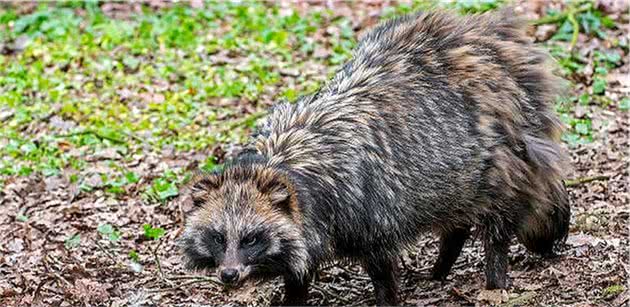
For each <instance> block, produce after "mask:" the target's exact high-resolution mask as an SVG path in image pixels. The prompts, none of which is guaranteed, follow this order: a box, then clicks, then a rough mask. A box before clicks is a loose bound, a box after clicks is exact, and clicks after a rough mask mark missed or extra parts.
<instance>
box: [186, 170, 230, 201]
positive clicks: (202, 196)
mask: <svg viewBox="0 0 630 307" xmlns="http://www.w3.org/2000/svg"><path fill="white" fill-rule="evenodd" d="M221 184H222V179H221V176H220V175H218V174H207V173H202V172H198V173H195V174H193V177H192V179H191V180H190V182H189V183H188V191H189V193H188V194H189V195H190V197H191V198H192V204H193V206H195V207H200V206H202V205H203V204H204V202H205V201H206V198H207V196H208V194H209V193H210V191H212V190H216V189H218V188H220V187H221Z"/></svg>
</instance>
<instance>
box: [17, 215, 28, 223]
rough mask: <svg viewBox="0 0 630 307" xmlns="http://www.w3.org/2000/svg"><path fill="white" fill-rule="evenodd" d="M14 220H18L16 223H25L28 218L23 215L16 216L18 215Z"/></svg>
mask: <svg viewBox="0 0 630 307" xmlns="http://www.w3.org/2000/svg"><path fill="white" fill-rule="evenodd" d="M15 219H16V220H18V221H20V222H26V221H28V216H26V215H23V214H18V215H17V216H16V217H15Z"/></svg>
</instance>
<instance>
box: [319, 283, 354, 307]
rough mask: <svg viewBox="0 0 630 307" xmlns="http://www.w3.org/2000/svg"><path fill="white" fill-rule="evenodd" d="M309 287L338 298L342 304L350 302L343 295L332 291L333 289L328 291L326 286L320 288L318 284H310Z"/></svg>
mask: <svg viewBox="0 0 630 307" xmlns="http://www.w3.org/2000/svg"><path fill="white" fill-rule="evenodd" d="M311 287H312V288H313V289H315V290H317V291H319V292H321V293H324V294H326V295H329V296H333V297H335V298H336V299H337V300H339V301H340V302H342V303H343V305H348V304H350V301H349V300H348V299H346V298H345V297H343V296H341V295H339V294H337V293H335V292H333V291H330V290H328V289H326V288H322V287H320V286H318V285H311Z"/></svg>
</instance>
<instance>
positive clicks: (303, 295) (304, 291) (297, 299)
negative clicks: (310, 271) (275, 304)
mask: <svg viewBox="0 0 630 307" xmlns="http://www.w3.org/2000/svg"><path fill="white" fill-rule="evenodd" d="M310 282H311V278H310V276H308V277H305V278H301V279H300V278H296V277H294V276H286V277H285V278H284V301H283V302H282V303H283V305H285V306H305V305H306V300H307V299H308V287H309V284H310Z"/></svg>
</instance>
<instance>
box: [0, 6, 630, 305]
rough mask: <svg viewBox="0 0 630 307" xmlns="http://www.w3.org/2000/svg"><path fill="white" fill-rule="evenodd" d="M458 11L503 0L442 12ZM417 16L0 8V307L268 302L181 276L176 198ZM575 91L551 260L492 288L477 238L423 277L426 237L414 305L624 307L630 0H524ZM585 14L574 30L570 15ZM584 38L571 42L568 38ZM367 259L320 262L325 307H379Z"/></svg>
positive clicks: (409, 276)
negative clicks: (366, 41)
mask: <svg viewBox="0 0 630 307" xmlns="http://www.w3.org/2000/svg"><path fill="white" fill-rule="evenodd" d="M441 5H443V6H448V7H450V8H453V9H455V10H457V11H459V12H460V13H462V14H463V13H474V12H481V11H486V10H492V9H495V8H496V7H497V6H500V5H501V3H500V2H499V1H496V2H495V1H454V2H450V3H449V4H441ZM425 6H426V5H425V4H423V3H414V4H405V3H393V2H388V1H370V2H369V3H368V2H365V3H363V2H359V3H355V4H351V3H345V2H334V1H321V2H313V3H310V4H308V3H300V4H295V3H289V2H288V1H282V2H280V3H278V4H265V3H249V4H247V5H243V4H230V3H220V2H216V3H214V2H213V3H205V4H204V3H201V2H199V1H193V2H191V3H188V4H178V5H176V4H170V3H167V2H163V1H149V2H147V3H145V4H138V3H136V4H125V3H101V4H97V3H95V2H70V3H66V4H42V5H33V4H7V3H5V4H1V5H0V122H1V126H0V305H1V306H29V305H41V306H49V305H52V306H57V305H61V306H75V305H89V306H96V305H109V306H126V305H133V306H152V305H164V306H169V305H176V304H183V305H189V304H198V305H218V304H233V305H240V304H246V305H269V304H274V303H277V302H279V301H280V299H281V296H282V291H280V289H281V287H280V286H281V282H280V281H274V282H271V283H265V284H260V285H250V286H247V287H244V288H242V289H239V290H233V291H231V292H228V291H227V290H224V289H223V288H222V287H221V286H220V285H218V284H217V283H216V282H214V279H213V278H212V277H208V276H201V275H200V273H192V272H187V271H185V270H184V269H183V268H182V265H181V256H180V252H179V250H178V248H177V246H176V243H175V242H176V239H177V237H178V235H179V234H180V233H181V231H182V227H183V223H184V219H185V217H184V215H183V211H184V210H185V208H182V207H181V205H180V203H179V202H177V201H174V199H176V197H177V195H178V194H179V193H180V189H181V187H182V185H183V184H185V182H186V180H188V178H189V176H190V171H191V170H194V169H197V168H200V169H203V170H212V169H215V168H217V167H220V165H221V163H222V162H223V161H224V159H225V157H229V156H230V155H231V154H233V153H234V152H235V151H236V150H237V149H238V144H239V143H242V142H243V141H244V140H245V139H246V136H247V134H248V133H249V132H250V131H251V129H252V127H253V126H254V125H255V123H256V120H257V119H258V118H259V117H260V116H261V115H262V114H264V110H265V109H266V108H268V107H269V106H270V105H271V104H272V103H273V102H274V101H278V100H280V99H287V100H289V101H291V100H294V99H295V98H296V97H297V95H299V94H302V93H308V92H311V91H313V90H314V89H316V88H317V87H318V86H320V85H321V84H323V83H324V82H325V81H326V80H327V78H328V77H330V76H331V74H332V73H333V72H334V71H335V69H337V68H338V67H339V65H340V64H342V63H343V62H344V61H345V60H346V59H348V58H349V55H350V51H351V50H352V47H353V46H354V44H355V43H356V38H357V37H358V36H360V34H361V33H362V31H364V30H365V29H367V28H369V27H370V26H372V25H374V24H375V23H377V22H378V21H379V20H383V19H387V18H390V17H392V16H395V15H399V14H403V13H406V12H409V11H412V10H414V9H418V8H423V7H425ZM515 8H516V12H518V13H519V14H522V15H523V16H524V17H525V18H527V19H529V20H537V21H538V22H535V23H533V25H532V26H531V31H530V34H531V36H532V37H533V39H535V40H536V41H537V42H538V43H539V44H541V45H543V46H545V48H547V49H548V50H549V51H550V53H551V54H552V55H553V57H554V58H555V59H556V60H557V62H558V64H559V70H558V74H561V75H563V76H564V77H565V78H566V79H567V80H569V81H570V83H571V92H570V96H569V97H567V98H565V99H562V100H560V101H558V104H557V106H556V111H557V112H558V113H559V114H560V116H561V118H562V120H563V121H564V122H565V124H566V125H567V127H568V130H567V132H566V133H565V134H564V135H563V141H564V146H565V147H566V148H567V149H568V150H569V151H570V153H571V157H572V162H573V166H574V169H573V170H572V171H571V173H570V176H569V180H568V181H567V185H568V186H569V187H568V189H569V192H570V196H571V203H572V218H571V221H572V223H571V229H570V235H569V237H568V240H567V242H566V246H565V247H564V250H563V252H562V254H561V256H560V257H558V258H556V259H552V260H544V259H540V258H537V257H535V256H533V255H531V254H529V253H527V252H526V251H525V249H524V247H522V246H520V245H517V244H514V245H513V246H512V248H511V255H510V271H509V279H510V287H509V289H507V290H505V291H494V292H492V291H483V290H481V289H483V282H484V277H483V262H482V260H483V257H482V249H481V246H480V244H479V242H478V241H479V240H471V242H469V243H467V245H466V247H465V248H464V251H463V253H462V255H461V256H460V258H459V260H458V261H457V263H456V265H455V267H454V269H453V271H452V273H451V274H450V276H449V278H448V279H447V280H446V281H445V282H443V283H440V282H434V281H430V280H428V279H427V276H428V272H429V269H430V267H431V265H432V263H433V261H435V259H436V256H437V242H436V239H435V238H434V237H433V236H432V235H431V234H427V235H425V236H422V237H421V238H420V239H419V241H418V244H417V245H416V246H414V247H413V248H410V249H409V251H408V252H407V253H406V254H405V255H403V256H402V257H401V267H402V270H401V296H402V298H403V300H404V302H405V304H407V305H418V306H425V305H441V306H446V305H451V306H457V305H475V304H502V305H505V306H516V305H574V306H593V305H604V306H608V305H610V306H627V305H628V304H630V292H629V291H628V287H629V284H628V273H629V270H630V265H629V264H628V263H629V260H630V259H628V258H629V243H628V235H629V230H630V228H629V227H630V226H629V223H628V222H629V221H628V220H629V218H630V203H629V198H628V187H629V186H628V185H629V183H628V180H629V177H628V169H629V167H630V156H629V147H628V136H629V135H628V134H629V133H630V123H629V121H628V120H629V118H628V115H629V112H628V109H630V99H629V98H628V96H629V93H630V77H629V76H630V65H629V63H628V62H629V60H628V52H629V51H628V34H629V33H630V26H629V20H628V3H627V1H596V2H589V1H575V2H571V4H570V5H567V4H562V3H560V2H556V1H520V2H517V3H516V5H515ZM573 21H575V23H574V22H573ZM574 30H575V31H574ZM372 291H373V288H372V285H371V284H370V282H369V279H368V277H367V275H366V274H365V273H364V272H363V271H362V270H361V269H360V268H359V267H357V266H353V265H342V264H331V265H329V266H327V267H325V268H322V270H321V271H320V273H319V274H318V275H317V276H316V278H315V281H314V282H313V287H312V289H311V290H310V300H309V303H310V304H313V305H365V304H373V303H374V300H373V294H372Z"/></svg>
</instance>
